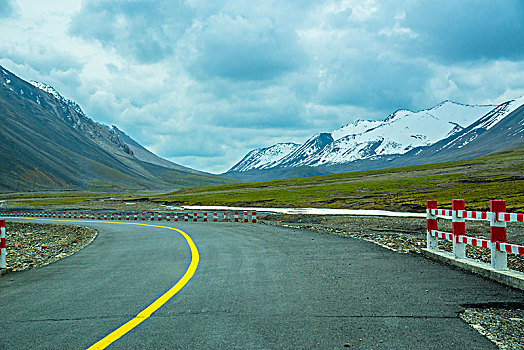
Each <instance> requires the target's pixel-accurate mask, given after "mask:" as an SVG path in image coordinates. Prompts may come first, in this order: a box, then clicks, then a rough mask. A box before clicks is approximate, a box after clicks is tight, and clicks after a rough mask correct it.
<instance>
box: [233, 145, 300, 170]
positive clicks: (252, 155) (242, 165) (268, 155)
mask: <svg viewBox="0 0 524 350" xmlns="http://www.w3.org/2000/svg"><path fill="white" fill-rule="evenodd" d="M298 147H300V145H298V144H296V143H292V142H286V143H277V144H276V145H273V146H271V147H266V148H257V149H254V150H252V151H251V152H249V153H248V154H246V156H245V157H244V158H242V160H241V161H240V162H238V163H237V164H235V165H234V166H233V167H232V168H231V170H230V171H248V170H252V169H264V168H266V167H268V166H269V165H270V164H272V163H274V162H278V161H279V160H281V159H282V158H284V157H285V156H287V155H288V154H289V153H291V152H293V151H294V150H296V149H297V148H298Z"/></svg>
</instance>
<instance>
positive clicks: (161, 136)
mask: <svg viewBox="0 0 524 350" xmlns="http://www.w3.org/2000/svg"><path fill="white" fill-rule="evenodd" d="M254 3H256V5H254ZM0 33H1V34H0V38H1V40H0V65H2V66H4V67H5V68H7V69H8V70H10V71H12V72H13V73H15V74H17V75H18V76H20V77H22V78H23V79H26V80H37V81H41V82H44V83H47V84H50V85H52V86H54V87H55V88H56V89H57V90H58V91H59V92H60V93H61V94H62V95H64V96H65V97H67V98H70V99H73V100H75V101H76V102H78V103H79V104H80V106H81V107H82V108H83V110H84V111H85V112H86V114H87V115H88V116H90V117H91V118H93V119H94V120H96V121H99V122H103V123H106V124H109V125H111V124H115V125H117V126H118V127H119V128H120V129H122V130H124V131H125V132H126V133H128V134H129V135H130V136H131V137H133V138H134V139H136V140H137V141H138V142H140V143H141V144H142V145H144V146H146V147H147V148H148V149H150V150H151V151H153V152H155V153H157V154H158V155H160V156H163V157H165V158H167V159H170V160H172V161H175V162H177V163H180V164H183V165H186V166H190V167H193V168H197V169H200V170H205V171H210V172H216V173H218V172H223V171H226V170H227V169H229V168H230V167H231V166H232V165H233V164H234V163H236V162H237V161H238V160H240V159H241V158H242V157H243V156H244V155H245V153H246V152H247V151H249V150H251V149H253V148H258V147H265V146H269V145H272V144H274V143H277V142H285V141H293V142H298V143H301V142H303V141H305V139H307V138H308V137H309V136H311V135H313V134H314V133H316V132H321V131H331V130H333V129H335V128H338V127H340V126H342V125H344V124H347V123H351V122H353V121H354V120H356V119H359V118H364V119H384V118H385V117H387V115H388V114H389V113H392V112H394V111H395V110H397V109H410V110H421V109H426V108H430V107H432V106H434V105H436V104H437V103H439V102H441V101H443V100H445V99H451V100H453V101H457V102H463V103H470V104H483V103H500V102H503V101H505V100H509V99H513V98H516V97H519V96H522V95H524V1H522V0H513V1H509V0H508V1H505V0H497V1H492V0H489V1H487V0H485V1H484V0H468V1H461V0H455V1H434V0H431V1H429V0H428V1H417V0H405V1H401V0H391V1H389V0H386V1H378V0H377V1H373V0H368V1H366V0H348V1H320V0H317V1H306V0H304V1H300V0H278V1H272V0H264V1H259V2H252V1H245V0H244V1H234V0H233V1H229V0H220V1H216V0H207V1H206V0H186V1H182V0H150V1H145V0H136V1H121V0H111V1H79V0H16V1H15V0H0Z"/></svg>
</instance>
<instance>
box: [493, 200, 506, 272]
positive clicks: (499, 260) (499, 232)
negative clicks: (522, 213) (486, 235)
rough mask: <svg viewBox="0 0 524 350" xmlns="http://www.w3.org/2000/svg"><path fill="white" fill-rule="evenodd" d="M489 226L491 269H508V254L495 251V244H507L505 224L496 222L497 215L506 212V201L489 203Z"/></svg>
mask: <svg viewBox="0 0 524 350" xmlns="http://www.w3.org/2000/svg"><path fill="white" fill-rule="evenodd" d="M489 208H490V213H489V225H490V241H491V246H490V249H491V268H493V269H495V270H507V269H508V253H506V252H501V251H500V250H498V249H497V243H506V242H507V232H506V222H505V221H498V218H497V214H498V213H505V212H506V201H500V200H492V201H490V203H489Z"/></svg>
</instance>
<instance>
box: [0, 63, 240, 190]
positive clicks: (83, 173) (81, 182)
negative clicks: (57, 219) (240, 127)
mask: <svg viewBox="0 0 524 350" xmlns="http://www.w3.org/2000/svg"><path fill="white" fill-rule="evenodd" d="M0 69H1V74H0V123H1V125H2V128H0V154H2V159H1V162H2V168H3V171H2V172H0V191H2V192H9V191H28V190H30V191H34V190H64V189H68V190H71V189H75V190H77V189H86V190H121V189H167V188H173V187H175V188H180V187H186V186H197V185H203V184H207V185H210V184H219V183H231V182H232V180H230V179H226V178H222V177H217V176H212V175H205V174H198V173H192V172H187V171H182V170H178V169H170V168H166V167H163V166H159V165H156V164H152V163H149V162H145V161H142V160H140V159H138V158H137V157H135V155H134V153H133V151H132V149H131V148H130V147H129V146H128V145H127V144H126V143H125V142H124V141H122V139H120V137H119V136H118V135H117V134H116V133H115V132H114V131H113V130H111V129H108V128H106V127H104V126H102V125H101V124H98V123H96V122H94V121H93V120H92V119H90V118H89V117H87V116H86V115H85V114H84V113H83V112H82V110H81V109H80V107H79V106H78V105H76V104H75V103H72V102H71V101H68V100H65V99H63V98H60V97H59V95H57V93H55V92H54V91H52V90H50V89H49V88H48V87H46V86H43V85H40V86H39V85H38V84H35V83H33V84H30V83H28V82H26V81H24V80H22V79H20V78H18V77H16V76H15V75H14V74H12V73H10V72H8V71H7V70H5V69H3V68H1V67H0ZM35 85H37V86H35ZM42 88H43V89H42ZM53 90H54V89H53Z"/></svg>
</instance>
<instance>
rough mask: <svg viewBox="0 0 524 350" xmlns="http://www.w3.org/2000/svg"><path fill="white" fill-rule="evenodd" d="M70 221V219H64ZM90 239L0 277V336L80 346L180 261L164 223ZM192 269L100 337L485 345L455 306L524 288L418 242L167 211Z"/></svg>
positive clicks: (358, 345) (118, 344)
mask: <svg viewBox="0 0 524 350" xmlns="http://www.w3.org/2000/svg"><path fill="white" fill-rule="evenodd" d="M66 223H71V221H66ZM78 223H79V224H80V225H87V226H90V227H94V228H96V229H97V230H99V235H98V237H97V238H96V239H95V240H94V241H93V243H92V244H91V245H90V246H88V247H86V248H85V249H83V250H81V251H80V252H78V253H76V254H74V255H72V256H70V257H68V258H65V259H63V260H60V261H58V262H55V263H53V264H51V265H48V266H46V267H43V268H40V269H35V270H30V271H26V272H21V273H10V274H7V275H4V276H2V277H0V349H85V348H88V347H89V346H91V345H93V344H95V343H96V342H97V341H99V340H100V339H102V338H104V337H105V336H106V335H107V334H109V333H110V332H111V331H113V330H115V329H116V328H118V327H119V326H120V325H122V324H124V323H126V322H127V321H129V320H130V319H133V318H134V317H135V316H136V315H137V314H138V313H139V312H140V311H141V310H143V309H144V308H146V307H147V306H148V305H150V304H151V303H153V302H154V301H155V300H157V298H159V297H160V296H161V295H162V294H163V293H165V292H166V291H167V290H169V289H170V287H171V286H173V285H174V284H175V283H176V282H177V281H178V280H179V279H180V278H181V277H182V276H183V275H184V273H186V270H187V268H188V265H189V264H190V261H191V258H192V255H191V251H190V249H189V246H188V243H187V241H186V239H185V238H184V237H183V236H182V235H181V234H179V233H178V232H176V231H173V230H169V229H165V228H156V227H145V226H137V225H123V224H114V223H113V224H111V223H106V222H95V223H93V222H89V223H88V222H82V221H78ZM154 224H156V225H164V226H169V227H177V228H179V229H181V230H182V231H184V232H185V233H187V234H188V235H189V236H190V237H191V238H192V240H193V241H194V243H195V244H196V246H197V247H198V252H199V257H200V261H199V265H198V269H197V271H196V273H195V274H194V276H193V277H192V278H191V280H190V281H189V282H188V283H187V284H186V285H185V286H184V288H183V289H182V290H181V291H180V292H178V293H177V294H176V295H175V296H174V297H173V298H171V299H170V300H169V301H168V302H167V303H166V304H165V305H163V306H162V307H161V308H160V309H159V310H158V311H156V312H155V313H154V314H153V315H152V316H151V317H149V318H148V319H146V320H145V321H144V322H142V323H141V324H139V325H138V326H137V327H135V328H133V329H132V330H131V331H129V332H128V333H126V334H124V335H123V336H122V337H120V338H119V339H118V340H116V341H115V342H114V343H113V344H112V345H111V346H110V347H109V348H110V349H175V348H181V349H189V348H192V349H195V348H224V349H226V348H228V349H231V348H238V349H258V348H263V349H272V348H292V349H311V348H319V349H333V348H353V349H382V348H384V349H386V348H387V349H392V348H393V349H406V348H410V349H449V348H456V349H473V348H474V349H496V347H495V346H494V345H493V344H492V343H490V342H489V341H488V340H487V339H486V338H484V337H483V336H481V335H479V334H478V333H477V332H476V331H474V330H473V329H472V328H470V327H469V326H468V325H467V324H466V323H464V322H463V321H462V320H461V319H460V318H459V317H458V313H460V312H461V310H463V307H462V306H461V305H463V304H467V303H489V302H515V301H517V302H522V301H523V293H522V292H520V291H516V290H514V289H511V288H509V287H505V286H502V285H499V284H497V283H494V282H491V281H489V280H485V279H483V278H481V277H479V276H476V275H471V274H469V273H465V272H462V271H460V270H457V269H453V268H450V267H448V266H444V265H441V264H439V263H436V262H433V261H430V260H428V259H425V258H423V257H420V256H415V255H409V254H398V253H395V252H392V251H390V250H387V249H384V248H381V247H379V246H376V245H374V244H372V243H369V242H365V241H361V240H355V239H351V238H345V237H340V236H335V235H327V234H322V233H317V232H311V231H305V230H296V229H288V228H281V227H276V226H266V225H262V224H256V225H254V224H244V223H213V222H208V223H203V222H200V223H184V222H182V223H180V222H178V223H174V222H170V223H168V222H166V221H162V222H155V223H154Z"/></svg>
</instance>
